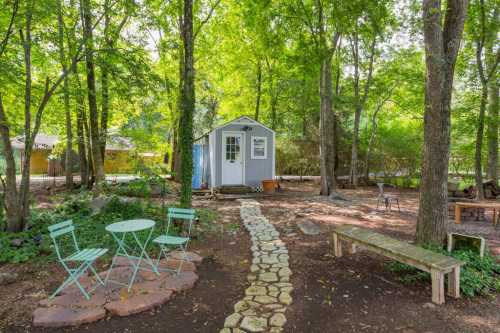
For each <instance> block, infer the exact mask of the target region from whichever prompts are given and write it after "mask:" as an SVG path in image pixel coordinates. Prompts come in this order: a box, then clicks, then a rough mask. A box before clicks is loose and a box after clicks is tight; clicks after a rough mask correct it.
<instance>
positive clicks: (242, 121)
mask: <svg viewBox="0 0 500 333" xmlns="http://www.w3.org/2000/svg"><path fill="white" fill-rule="evenodd" d="M233 124H237V125H252V126H261V127H264V128H265V129H267V130H268V131H270V132H272V133H275V131H274V130H272V129H271V128H269V127H267V126H266V125H264V124H263V123H261V122H259V121H257V120H254V119H252V118H250V117H248V116H241V117H238V118H235V119H233V120H230V121H228V122H225V123H224V124H222V125H219V126H217V127H215V128H213V129H212V130H211V131H210V132H208V133H205V134H203V135H202V136H201V137H199V138H196V139H195V140H194V141H199V140H201V139H203V138H204V137H206V136H208V135H209V134H210V133H212V132H214V131H216V130H218V129H221V128H223V127H226V126H229V125H233Z"/></svg>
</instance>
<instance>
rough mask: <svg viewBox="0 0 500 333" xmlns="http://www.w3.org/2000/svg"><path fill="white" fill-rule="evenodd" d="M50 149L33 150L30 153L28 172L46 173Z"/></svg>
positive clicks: (35, 173)
mask: <svg viewBox="0 0 500 333" xmlns="http://www.w3.org/2000/svg"><path fill="white" fill-rule="evenodd" d="M49 155H50V150H34V151H33V152H32V153H31V161H30V173H31V174H34V175H38V174H46V173H47V170H48V167H49V160H48V158H49Z"/></svg>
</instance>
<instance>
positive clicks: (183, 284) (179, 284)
mask: <svg viewBox="0 0 500 333" xmlns="http://www.w3.org/2000/svg"><path fill="white" fill-rule="evenodd" d="M196 281H198V275H197V274H196V273H194V272H182V273H180V274H179V275H173V276H170V277H168V278H167V279H165V282H164V284H163V288H165V289H167V290H172V291H175V292H179V291H183V290H186V289H191V288H193V287H194V285H195V283H196Z"/></svg>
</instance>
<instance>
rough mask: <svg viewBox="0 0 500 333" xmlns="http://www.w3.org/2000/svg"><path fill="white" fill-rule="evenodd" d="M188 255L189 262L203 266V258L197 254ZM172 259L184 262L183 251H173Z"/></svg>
mask: <svg viewBox="0 0 500 333" xmlns="http://www.w3.org/2000/svg"><path fill="white" fill-rule="evenodd" d="M186 254H187V257H188V259H189V261H191V262H193V263H195V264H201V262H202V261H203V257H202V256H200V255H199V254H197V253H194V252H186ZM170 258H172V259H177V260H183V259H184V256H183V254H182V252H181V251H173V252H171V253H170Z"/></svg>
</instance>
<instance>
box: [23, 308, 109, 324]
mask: <svg viewBox="0 0 500 333" xmlns="http://www.w3.org/2000/svg"><path fill="white" fill-rule="evenodd" d="M105 316H106V311H105V310H104V308H102V307H97V308H90V309H84V308H79V309H70V308H64V307H51V308H38V309H36V310H35V312H34V313H33V326H36V327H64V326H76V325H81V324H87V323H92V322H94V321H97V320H99V319H102V318H104V317H105Z"/></svg>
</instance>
